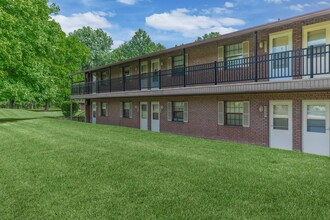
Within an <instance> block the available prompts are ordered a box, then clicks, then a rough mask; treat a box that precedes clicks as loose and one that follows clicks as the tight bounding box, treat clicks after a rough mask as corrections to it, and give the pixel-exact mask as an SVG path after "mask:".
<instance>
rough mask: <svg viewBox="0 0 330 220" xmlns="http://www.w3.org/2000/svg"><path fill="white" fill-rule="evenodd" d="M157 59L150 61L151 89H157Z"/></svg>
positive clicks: (158, 67)
mask: <svg viewBox="0 0 330 220" xmlns="http://www.w3.org/2000/svg"><path fill="white" fill-rule="evenodd" d="M159 70H160V64H159V59H155V60H152V61H151V75H150V77H151V89H159V73H158V72H159Z"/></svg>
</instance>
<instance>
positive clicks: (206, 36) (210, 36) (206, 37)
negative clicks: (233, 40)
mask: <svg viewBox="0 0 330 220" xmlns="http://www.w3.org/2000/svg"><path fill="white" fill-rule="evenodd" d="M218 36H220V33H219V32H211V33H208V34H204V35H203V36H201V37H198V38H197V39H196V41H201V40H206V39H209V38H213V37H218Z"/></svg>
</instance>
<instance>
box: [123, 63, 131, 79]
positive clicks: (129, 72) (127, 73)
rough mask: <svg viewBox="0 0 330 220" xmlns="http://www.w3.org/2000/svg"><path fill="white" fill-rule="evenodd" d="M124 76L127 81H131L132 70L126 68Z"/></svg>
mask: <svg viewBox="0 0 330 220" xmlns="http://www.w3.org/2000/svg"><path fill="white" fill-rule="evenodd" d="M123 75H124V77H125V81H128V80H130V79H131V68H130V67H129V66H126V67H124V69H123Z"/></svg>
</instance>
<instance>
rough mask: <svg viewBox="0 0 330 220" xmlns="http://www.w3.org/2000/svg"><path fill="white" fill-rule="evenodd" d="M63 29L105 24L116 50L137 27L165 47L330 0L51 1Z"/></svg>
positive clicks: (321, 5)
mask: <svg viewBox="0 0 330 220" xmlns="http://www.w3.org/2000/svg"><path fill="white" fill-rule="evenodd" d="M51 2H54V3H56V4H57V5H59V6H60V8H61V11H60V13H59V15H56V16H53V18H54V19H55V20H56V21H58V22H59V23H60V24H61V26H62V29H63V31H65V32H66V33H69V32H72V31H74V30H76V29H78V28H81V27H83V26H91V27H92V28H94V29H96V28H102V29H103V30H104V31H106V32H107V33H108V34H109V35H110V36H111V37H112V39H113V40H114V46H113V47H114V48H115V47H118V45H120V44H121V43H123V42H125V41H128V40H130V38H131V37H132V36H133V35H134V32H135V31H136V30H137V29H138V28H142V29H144V30H146V31H147V32H148V34H149V35H150V37H151V38H152V40H153V41H155V42H157V43H162V44H163V45H165V46H166V47H167V48H169V47H173V46H175V45H180V44H182V43H189V42H192V41H194V40H195V39H196V38H197V37H198V36H201V35H203V34H205V33H209V32H211V31H218V32H220V33H221V34H225V33H229V32H233V31H236V30H242V29H245V28H248V27H252V26H256V25H260V24H265V23H268V22H272V21H275V20H278V19H285V18H289V17H293V16H296V15H300V14H305V13H308V12H312V11H316V10H321V9H326V8H329V7H330V0H309V1H308V0H225V1H221V0H204V1H203V0H199V1H198V0H51Z"/></svg>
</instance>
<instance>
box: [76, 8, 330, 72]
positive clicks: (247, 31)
mask: <svg viewBox="0 0 330 220" xmlns="http://www.w3.org/2000/svg"><path fill="white" fill-rule="evenodd" d="M328 14H330V8H327V9H323V10H319V11H315V12H311V13H307V14H303V15H298V16H295V17H291V18H287V19H283V20H280V21H275V22H271V23H267V24H262V25H258V26H254V27H251V28H247V29H243V30H239V31H235V32H231V33H228V34H224V35H220V36H217V37H213V38H209V39H206V40H202V41H197V42H192V43H187V44H182V45H180V46H176V47H171V48H168V49H165V50H161V51H157V52H153V53H149V54H145V55H141V56H138V57H134V58H130V59H127V60H123V61H120V62H116V63H111V64H107V65H103V66H99V67H95V68H91V69H88V70H84V71H80V72H76V73H72V74H70V76H74V75H78V74H80V73H84V72H92V71H95V70H100V69H105V68H108V67H111V66H117V65H121V64H124V63H129V62H133V61H138V60H140V59H145V58H149V57H153V56H159V55H161V54H165V53H170V52H174V51H178V50H183V49H187V48H190V47H195V46H199V45H202V44H205V43H212V42H215V41H219V40H223V39H227V38H232V37H237V36H240V35H244V34H250V33H253V32H255V31H259V30H265V29H269V28H275V27H278V26H282V25H286V24H290V23H293V22H296V21H303V20H307V19H311V18H315V17H319V16H323V15H328Z"/></svg>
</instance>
